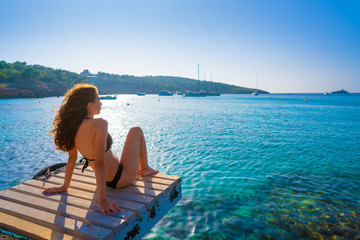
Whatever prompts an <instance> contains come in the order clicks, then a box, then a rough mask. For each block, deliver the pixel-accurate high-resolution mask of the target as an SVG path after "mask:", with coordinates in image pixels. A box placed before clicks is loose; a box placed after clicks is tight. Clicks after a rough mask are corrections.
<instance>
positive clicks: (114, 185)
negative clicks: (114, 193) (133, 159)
mask: <svg viewBox="0 0 360 240" xmlns="http://www.w3.org/2000/svg"><path fill="white" fill-rule="evenodd" d="M122 171H123V166H122V165H121V163H119V167H118V169H117V171H116V174H115V177H114V179H113V180H112V181H111V182H108V181H106V186H107V187H111V188H116V184H117V183H118V181H119V180H120V177H121V174H122Z"/></svg>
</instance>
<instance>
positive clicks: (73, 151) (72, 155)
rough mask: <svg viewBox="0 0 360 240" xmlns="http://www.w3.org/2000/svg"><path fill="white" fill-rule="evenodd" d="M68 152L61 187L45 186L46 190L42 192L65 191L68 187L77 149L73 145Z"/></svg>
mask: <svg viewBox="0 0 360 240" xmlns="http://www.w3.org/2000/svg"><path fill="white" fill-rule="evenodd" d="M68 153H69V158H68V162H67V164H66V172H65V180H64V184H63V185H62V186H61V187H52V188H47V189H46V190H44V191H43V192H42V193H43V194H51V193H58V192H65V191H66V190H67V189H68V188H69V185H70V181H71V177H72V174H73V172H74V168H75V164H76V160H77V154H78V150H77V148H76V147H74V148H73V149H71V150H70V151H69V152H68Z"/></svg>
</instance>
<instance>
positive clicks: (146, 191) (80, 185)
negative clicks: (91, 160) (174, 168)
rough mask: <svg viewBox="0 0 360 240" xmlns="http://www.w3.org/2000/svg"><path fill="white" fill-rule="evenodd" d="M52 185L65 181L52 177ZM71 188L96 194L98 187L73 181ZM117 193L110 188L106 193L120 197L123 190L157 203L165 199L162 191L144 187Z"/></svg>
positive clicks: (125, 189) (126, 188)
mask: <svg viewBox="0 0 360 240" xmlns="http://www.w3.org/2000/svg"><path fill="white" fill-rule="evenodd" d="M47 181H48V182H51V183H57V184H63V183H64V180H63V179H62V178H57V177H56V176H52V177H51V178H50V179H48V180H47ZM70 187H73V188H77V189H80V190H85V191H89V192H94V191H95V190H96V186H94V185H91V184H85V183H79V182H76V181H72V182H71V183H70ZM108 190H109V191H108ZM113 190H114V191H115V193H114V191H111V190H110V188H107V189H106V192H107V194H108V195H109V196H112V197H116V196H117V195H118V192H119V190H123V191H125V192H130V193H135V194H139V195H145V196H148V197H153V198H155V199H156V200H157V201H158V200H159V199H161V198H162V197H163V193H162V191H158V190H154V189H148V188H143V187H135V186H129V187H125V188H122V189H113Z"/></svg>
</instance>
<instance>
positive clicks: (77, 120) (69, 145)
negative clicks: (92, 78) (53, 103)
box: [50, 83, 98, 152]
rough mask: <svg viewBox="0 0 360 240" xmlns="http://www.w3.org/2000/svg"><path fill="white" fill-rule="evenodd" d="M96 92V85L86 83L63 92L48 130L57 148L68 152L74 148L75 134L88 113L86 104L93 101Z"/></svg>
mask: <svg viewBox="0 0 360 240" xmlns="http://www.w3.org/2000/svg"><path fill="white" fill-rule="evenodd" d="M97 93H98V89H97V87H95V86H94V85H91V84H87V83H80V84H76V85H75V86H74V87H73V88H72V89H70V90H69V91H67V92H66V93H65V98H64V100H63V101H62V104H61V106H60V109H59V111H57V114H56V116H55V118H54V122H53V126H54V129H53V130H51V131H50V134H54V142H55V146H56V148H57V149H59V150H61V151H64V152H68V151H70V150H71V149H73V148H74V145H75V135H76V133H77V131H78V129H79V127H80V124H81V123H82V121H83V120H84V119H85V118H86V116H87V114H88V112H87V105H88V103H89V102H94V101H95V98H96V95H97Z"/></svg>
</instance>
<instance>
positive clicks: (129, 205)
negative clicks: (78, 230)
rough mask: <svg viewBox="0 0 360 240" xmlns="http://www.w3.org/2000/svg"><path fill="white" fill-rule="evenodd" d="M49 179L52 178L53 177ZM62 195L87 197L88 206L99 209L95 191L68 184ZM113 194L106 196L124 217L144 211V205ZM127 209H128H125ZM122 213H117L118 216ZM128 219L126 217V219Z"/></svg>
mask: <svg viewBox="0 0 360 240" xmlns="http://www.w3.org/2000/svg"><path fill="white" fill-rule="evenodd" d="M51 179H54V178H53V177H52V178H51ZM24 184H25V185H29V186H39V185H43V184H44V183H43V182H42V181H38V180H29V181H26V182H24ZM55 186H59V185H58V184H56V182H55V183H53V182H46V187H43V189H45V188H47V187H55ZM83 192H85V194H83ZM61 194H63V195H71V196H74V197H78V198H84V199H88V200H90V201H92V203H91V204H89V207H90V208H91V209H93V210H95V211H98V212H100V210H99V209H98V207H97V202H96V201H97V194H96V191H92V192H89V191H82V190H78V189H72V187H71V186H70V187H69V188H68V190H67V191H66V192H64V193H61ZM46 196H47V197H51V196H53V194H49V195H46ZM112 196H113V194H107V198H108V199H109V200H110V201H112V202H115V203H116V204H118V205H119V206H120V207H121V210H122V211H123V212H124V217H126V218H130V217H132V216H131V215H132V214H135V215H137V216H139V215H140V214H143V213H144V212H145V211H146V208H145V205H144V204H141V203H136V202H132V201H126V200H123V199H119V198H114V197H112ZM126 210H129V211H126ZM130 211H132V212H133V213H131V212H130ZM121 215H122V214H120V215H119V217H120V216H121ZM116 216H118V215H116ZM126 220H128V219H126Z"/></svg>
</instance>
